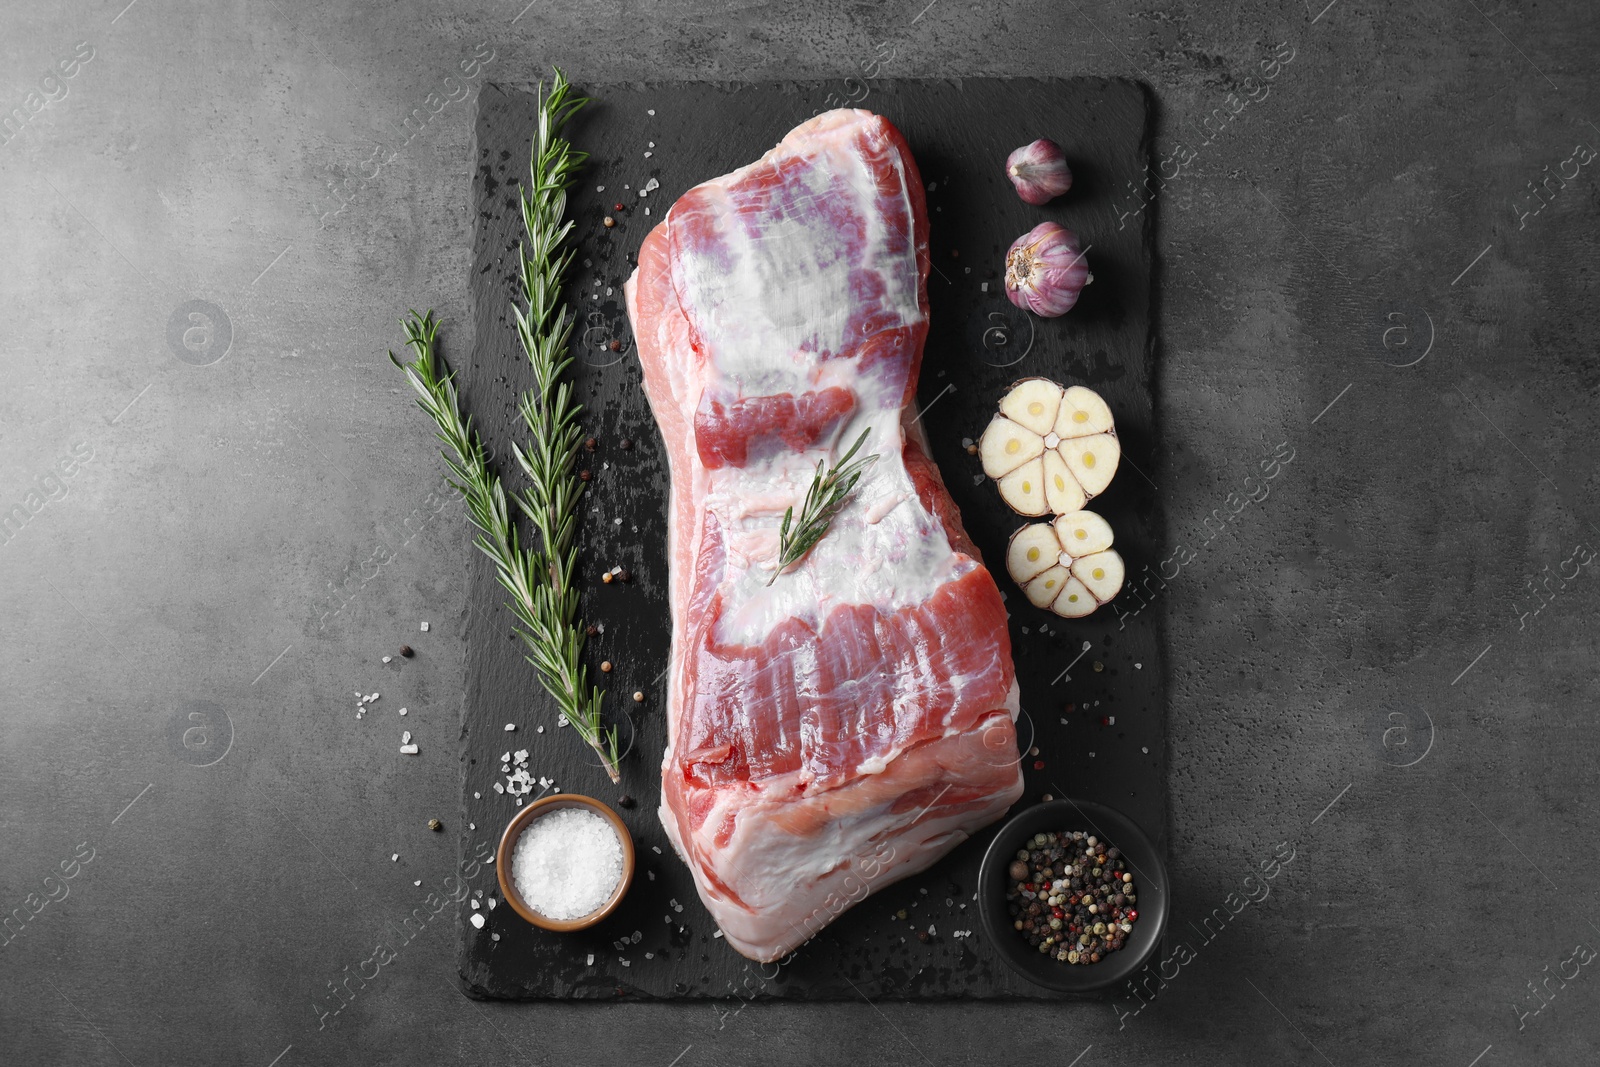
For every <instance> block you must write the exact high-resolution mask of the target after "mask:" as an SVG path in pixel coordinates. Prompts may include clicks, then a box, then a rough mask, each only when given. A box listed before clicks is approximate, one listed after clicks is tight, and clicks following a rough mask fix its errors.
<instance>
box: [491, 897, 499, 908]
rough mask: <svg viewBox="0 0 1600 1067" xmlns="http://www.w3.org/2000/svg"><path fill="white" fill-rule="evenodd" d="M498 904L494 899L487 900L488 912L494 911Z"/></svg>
mask: <svg viewBox="0 0 1600 1067" xmlns="http://www.w3.org/2000/svg"><path fill="white" fill-rule="evenodd" d="M499 903H500V902H499V901H498V900H496V899H495V898H494V897H490V898H489V910H490V911H493V910H494V909H495V907H496V906H497V905H498V904H499Z"/></svg>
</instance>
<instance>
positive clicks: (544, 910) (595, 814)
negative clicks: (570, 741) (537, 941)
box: [494, 793, 633, 933]
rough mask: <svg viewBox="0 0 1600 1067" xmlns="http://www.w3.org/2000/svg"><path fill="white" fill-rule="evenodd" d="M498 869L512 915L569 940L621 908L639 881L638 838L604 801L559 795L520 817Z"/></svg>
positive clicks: (503, 841) (506, 838) (509, 830)
mask: <svg viewBox="0 0 1600 1067" xmlns="http://www.w3.org/2000/svg"><path fill="white" fill-rule="evenodd" d="M494 863H495V871H496V874H497V875H498V877H499V879H500V893H501V895H503V896H504V897H505V900H506V903H508V904H510V905H511V910H512V911H515V912H516V913H517V914H518V915H520V916H522V917H523V918H524V919H526V920H528V921H529V922H530V923H532V924H533V925H535V926H537V927H540V928H542V929H545V930H554V931H556V932H558V933H568V932H570V931H573V930H582V929H585V928H587V927H590V926H593V925H594V924H595V923H597V922H599V921H600V920H601V919H604V918H605V917H606V916H607V915H610V914H611V913H612V912H613V911H615V910H616V907H617V905H618V904H620V903H622V898H623V896H624V895H626V894H627V892H628V885H629V883H631V882H632V881H633V838H632V837H631V836H629V834H628V828H627V827H626V826H624V825H623V822H622V819H621V818H620V817H619V816H618V815H617V813H616V812H614V811H612V810H611V809H610V808H608V807H606V805H604V804H602V803H600V801H598V800H595V799H594V798H593V797H585V796H579V795H578V794H576V793H557V794H555V795H553V796H548V797H545V798H544V799H542V800H536V801H534V802H533V803H532V804H529V805H528V806H527V807H525V808H523V809H522V810H521V811H519V812H517V817H516V818H514V819H512V820H511V825H509V826H507V827H506V832H505V833H504V834H502V835H501V836H500V848H499V849H498V850H497V851H496V853H495V858H494Z"/></svg>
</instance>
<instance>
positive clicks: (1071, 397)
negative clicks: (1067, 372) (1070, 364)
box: [1040, 385, 1114, 437]
mask: <svg viewBox="0 0 1600 1067" xmlns="http://www.w3.org/2000/svg"><path fill="white" fill-rule="evenodd" d="M1057 388H1060V386H1057ZM1056 410H1057V412H1058V414H1057V415H1056V421H1055V424H1054V426H1053V427H1052V429H1054V430H1055V432H1056V436H1058V437H1087V436H1089V435H1090V434H1093V433H1111V432H1112V431H1113V429H1114V424H1113V423H1112V421H1111V408H1110V407H1108V406H1107V405H1106V402H1105V399H1104V398H1102V397H1101V396H1100V394H1099V393H1097V392H1095V391H1094V390H1093V389H1090V388H1088V387H1086V386H1082V385H1074V386H1070V387H1069V388H1067V389H1066V390H1065V391H1064V392H1063V393H1062V394H1061V403H1060V406H1059V407H1058V408H1057V409H1056ZM1040 432H1041V433H1042V432H1043V431H1040Z"/></svg>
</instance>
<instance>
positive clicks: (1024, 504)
mask: <svg viewBox="0 0 1600 1067" xmlns="http://www.w3.org/2000/svg"><path fill="white" fill-rule="evenodd" d="M998 485H999V487H1000V495H1001V496H1002V497H1003V498H1004V499H1005V502H1006V503H1007V504H1010V505H1011V510H1013V511H1015V512H1017V513H1018V514H1022V515H1048V514H1049V513H1050V505H1049V503H1048V502H1047V501H1046V500H1045V492H1044V463H1043V462H1042V461H1041V460H1037V459H1031V460H1029V461H1028V462H1026V463H1024V464H1023V465H1022V466H1020V467H1018V468H1017V469H1016V470H1014V471H1012V472H1011V473H1010V474H1008V475H1006V476H1005V477H1004V478H1001V479H1000V481H999V482H998Z"/></svg>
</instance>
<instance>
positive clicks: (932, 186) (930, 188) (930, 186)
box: [928, 182, 939, 193]
mask: <svg viewBox="0 0 1600 1067" xmlns="http://www.w3.org/2000/svg"><path fill="white" fill-rule="evenodd" d="M937 188H939V183H938V182H929V183H928V192H930V193H931V192H933V191H934V190H935V189H937Z"/></svg>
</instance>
